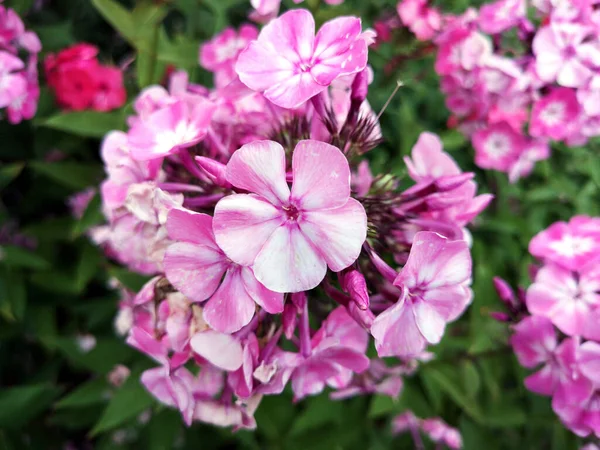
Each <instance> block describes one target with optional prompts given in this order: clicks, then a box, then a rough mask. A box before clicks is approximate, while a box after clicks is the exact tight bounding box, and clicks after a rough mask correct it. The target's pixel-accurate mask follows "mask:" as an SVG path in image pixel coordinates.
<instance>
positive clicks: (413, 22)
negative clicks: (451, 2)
mask: <svg viewBox="0 0 600 450" xmlns="http://www.w3.org/2000/svg"><path fill="white" fill-rule="evenodd" d="M396 9H397V11H398V15H399V16H400V20H401V21H402V23H403V24H404V25H405V26H407V27H408V28H409V29H410V31H412V32H413V33H414V34H415V36H416V37H417V39H418V40H420V41H428V40H430V39H432V38H433V37H435V36H436V34H437V33H438V31H439V30H440V29H441V27H442V16H441V14H440V12H439V11H438V10H437V9H435V8H430V7H428V6H427V0H402V1H400V3H398V5H397V7H396Z"/></svg>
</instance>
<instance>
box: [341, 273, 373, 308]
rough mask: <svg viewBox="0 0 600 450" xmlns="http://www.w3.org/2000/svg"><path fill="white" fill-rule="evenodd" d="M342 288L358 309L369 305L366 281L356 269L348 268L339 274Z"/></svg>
mask: <svg viewBox="0 0 600 450" xmlns="http://www.w3.org/2000/svg"><path fill="white" fill-rule="evenodd" d="M339 278H340V283H341V285H342V289H343V290H344V291H345V292H347V293H348V294H350V298H351V299H352V301H353V302H354V303H356V306H358V307H359V309H363V310H364V309H367V308H368V307H369V292H368V291H367V281H366V280H365V277H364V276H363V274H362V273H360V272H359V271H358V270H350V271H348V272H345V273H342V272H340V274H339Z"/></svg>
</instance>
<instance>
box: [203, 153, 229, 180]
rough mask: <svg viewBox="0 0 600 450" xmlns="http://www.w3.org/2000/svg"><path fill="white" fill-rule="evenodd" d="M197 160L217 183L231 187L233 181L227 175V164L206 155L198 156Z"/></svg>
mask: <svg viewBox="0 0 600 450" xmlns="http://www.w3.org/2000/svg"><path fill="white" fill-rule="evenodd" d="M195 159H196V162H197V163H198V165H199V166H200V168H201V169H202V170H203V171H204V172H205V173H206V174H207V175H208V176H209V178H210V179H211V180H212V181H213V182H214V183H215V184H216V185H217V186H221V187H224V188H230V187H231V183H229V181H227V178H226V177H225V170H226V169H227V166H226V165H225V164H222V163H220V162H218V161H215V160H214V159H212V158H207V157H206V156H196V158H195Z"/></svg>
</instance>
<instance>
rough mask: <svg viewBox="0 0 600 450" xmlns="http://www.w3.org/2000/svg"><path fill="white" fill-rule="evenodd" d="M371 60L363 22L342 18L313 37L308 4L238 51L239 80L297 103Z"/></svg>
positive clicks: (289, 104) (279, 101)
mask: <svg viewBox="0 0 600 450" xmlns="http://www.w3.org/2000/svg"><path fill="white" fill-rule="evenodd" d="M366 65H367V43H366V41H365V40H364V39H362V38H361V21H360V19H358V18H356V17H339V18H337V19H334V20H331V21H329V22H326V23H325V24H324V25H323V26H322V27H321V29H320V30H319V32H318V33H317V35H316V36H315V22H314V19H313V17H312V15H311V13H310V12H308V11H306V10H304V9H296V10H292V11H288V12H286V13H285V14H283V15H282V16H280V17H278V18H277V19H275V20H273V21H272V22H270V23H269V24H268V25H266V26H265V27H264V28H263V29H262V30H261V32H260V34H259V35H258V39H257V40H256V41H253V42H251V43H250V44H249V45H248V47H246V49H245V50H244V51H242V53H241V54H240V56H239V58H238V61H237V63H236V66H235V70H236V72H237V73H238V75H239V77H240V80H242V82H243V83H244V84H245V85H247V86H248V87H249V88H250V89H253V90H255V91H259V92H263V93H264V95H265V97H266V98H267V99H269V100H270V101H271V102H273V103H275V104H276V105H278V106H281V107H283V108H296V107H298V106H300V105H302V104H303V103H304V102H306V101H307V100H310V99H311V98H312V97H314V96H315V95H317V94H318V93H320V92H322V91H324V90H325V89H327V87H328V86H329V85H330V84H331V82H332V81H333V80H335V79H336V78H337V77H339V76H342V75H349V74H353V73H357V72H360V71H361V70H363V69H364V68H365V67H366Z"/></svg>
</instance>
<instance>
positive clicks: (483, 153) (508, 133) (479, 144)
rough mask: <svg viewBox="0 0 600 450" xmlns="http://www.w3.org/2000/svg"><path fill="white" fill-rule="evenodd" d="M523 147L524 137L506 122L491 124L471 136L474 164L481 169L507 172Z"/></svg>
mask: <svg viewBox="0 0 600 450" xmlns="http://www.w3.org/2000/svg"><path fill="white" fill-rule="evenodd" d="M524 146H525V137H524V136H523V135H522V134H521V133H519V132H517V131H515V130H514V129H513V128H512V127H511V126H510V125H509V124H507V123H506V122H501V123H495V124H492V125H490V126H488V127H487V128H484V129H482V130H478V131H476V132H475V134H474V135H473V147H474V148H475V163H476V164H477V165H478V166H479V167H481V168H483V169H495V170H500V171H502V172H507V171H508V170H509V169H510V167H512V165H513V164H515V163H516V161H517V160H518V158H519V155H520V154H521V153H522V152H523V150H524Z"/></svg>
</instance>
